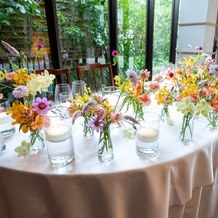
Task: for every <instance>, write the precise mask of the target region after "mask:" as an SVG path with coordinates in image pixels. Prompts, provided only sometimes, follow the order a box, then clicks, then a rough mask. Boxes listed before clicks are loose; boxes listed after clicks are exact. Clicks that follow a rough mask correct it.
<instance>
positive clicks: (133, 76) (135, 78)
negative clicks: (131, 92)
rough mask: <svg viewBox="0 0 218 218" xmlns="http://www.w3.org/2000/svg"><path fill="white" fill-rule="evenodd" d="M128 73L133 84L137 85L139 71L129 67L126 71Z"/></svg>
mask: <svg viewBox="0 0 218 218" xmlns="http://www.w3.org/2000/svg"><path fill="white" fill-rule="evenodd" d="M126 74H127V75H128V76H129V77H130V79H131V83H132V85H133V86H135V85H136V84H137V81H138V75H137V73H136V72H135V71H133V70H131V69H129V70H127V71H126Z"/></svg>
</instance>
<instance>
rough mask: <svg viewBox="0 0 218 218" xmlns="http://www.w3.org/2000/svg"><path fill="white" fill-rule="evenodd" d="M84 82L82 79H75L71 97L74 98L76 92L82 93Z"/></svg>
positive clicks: (81, 94)
mask: <svg viewBox="0 0 218 218" xmlns="http://www.w3.org/2000/svg"><path fill="white" fill-rule="evenodd" d="M84 88H85V82H84V81H83V80H75V81H73V84H72V93H73V98H74V99H76V94H78V95H80V96H83V95H84Z"/></svg>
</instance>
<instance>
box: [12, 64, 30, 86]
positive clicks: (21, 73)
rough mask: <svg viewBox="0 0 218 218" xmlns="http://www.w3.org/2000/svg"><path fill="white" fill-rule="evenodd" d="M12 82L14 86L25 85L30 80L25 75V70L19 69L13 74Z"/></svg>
mask: <svg viewBox="0 0 218 218" xmlns="http://www.w3.org/2000/svg"><path fill="white" fill-rule="evenodd" d="M13 80H14V81H15V84H14V86H15V87H17V86H20V85H26V84H27V82H28V81H29V80H30V76H29V75H28V74H27V69H26V68H20V69H19V70H17V71H16V73H15V74H14V78H13Z"/></svg>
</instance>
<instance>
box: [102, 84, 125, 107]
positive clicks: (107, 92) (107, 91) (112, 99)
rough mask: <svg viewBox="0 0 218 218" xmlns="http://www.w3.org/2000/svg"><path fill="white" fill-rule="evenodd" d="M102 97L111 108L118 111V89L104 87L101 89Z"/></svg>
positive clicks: (115, 87)
mask: <svg viewBox="0 0 218 218" xmlns="http://www.w3.org/2000/svg"><path fill="white" fill-rule="evenodd" d="M102 97H103V98H106V99H107V100H108V101H109V103H110V105H111V106H112V107H113V108H115V107H116V110H117V109H118V107H119V102H118V100H119V97H120V89H119V87H117V86H105V87H104V88H103V89H102ZM120 103H121V101H120Z"/></svg>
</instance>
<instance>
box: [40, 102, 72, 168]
mask: <svg viewBox="0 0 218 218" xmlns="http://www.w3.org/2000/svg"><path fill="white" fill-rule="evenodd" d="M42 117H43V128H44V133H45V142H46V145H47V151H48V159H49V162H50V164H51V165H52V166H54V167H63V166H65V165H67V164H69V163H71V162H72V161H73V160H74V143H73V135H72V123H71V118H70V114H69V111H68V110H67V107H63V106H55V107H53V108H52V110H51V111H49V112H48V113H47V114H42Z"/></svg>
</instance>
